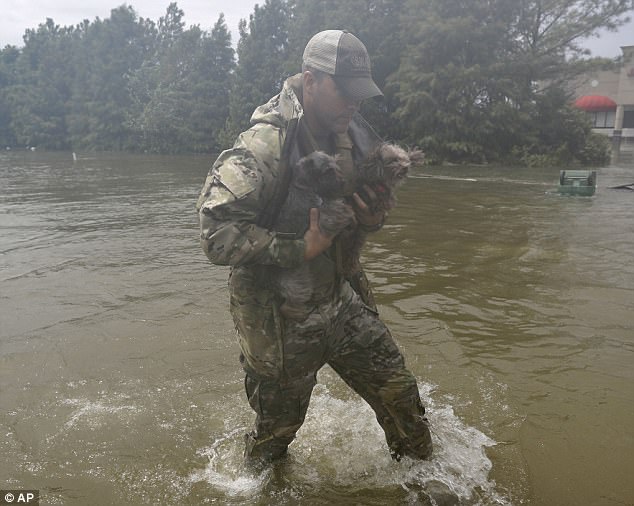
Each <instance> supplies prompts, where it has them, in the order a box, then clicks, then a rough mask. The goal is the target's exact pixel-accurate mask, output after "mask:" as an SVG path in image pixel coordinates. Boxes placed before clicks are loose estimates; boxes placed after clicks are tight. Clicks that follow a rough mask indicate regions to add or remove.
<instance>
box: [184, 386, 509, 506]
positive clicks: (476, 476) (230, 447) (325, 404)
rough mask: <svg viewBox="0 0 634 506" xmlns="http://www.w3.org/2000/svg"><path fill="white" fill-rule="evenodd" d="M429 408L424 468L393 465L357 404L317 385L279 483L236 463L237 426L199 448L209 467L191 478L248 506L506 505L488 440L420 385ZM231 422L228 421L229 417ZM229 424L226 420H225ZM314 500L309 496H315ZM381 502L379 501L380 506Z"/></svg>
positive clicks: (238, 453)
mask: <svg viewBox="0 0 634 506" xmlns="http://www.w3.org/2000/svg"><path fill="white" fill-rule="evenodd" d="M419 388H420V391H421V396H422V397H423V399H424V404H425V405H426V406H427V407H428V411H429V413H430V415H431V416H430V418H431V428H432V433H433V438H434V443H435V449H434V457H433V458H432V460H431V461H429V462H420V461H413V460H410V459H407V458H406V459H403V460H402V461H401V462H395V461H393V460H392V459H391V458H390V456H389V451H388V448H387V444H386V442H385V438H384V435H383V432H382V430H381V428H380V427H379V425H378V423H377V422H376V419H375V417H374V413H373V412H372V410H371V409H370V408H369V407H368V406H367V404H365V402H363V401H362V400H361V399H360V398H358V397H357V396H355V395H354V394H352V393H350V395H349V396H343V397H342V396H337V395H335V394H333V392H332V391H331V389H330V388H329V386H327V385H326V384H323V383H319V384H318V385H317V386H316V387H315V390H314V392H313V396H312V400H311V406H310V409H309V411H308V414H307V419H306V422H305V424H304V426H303V427H302V428H301V430H300V432H299V433H298V436H297V439H296V440H295V441H294V442H293V444H292V445H291V447H290V455H291V457H290V458H289V459H288V460H287V461H286V462H285V463H284V464H283V471H282V473H283V478H282V479H279V476H278V477H277V481H276V474H275V473H276V471H275V469H274V468H272V469H273V471H272V470H271V469H269V470H268V471H264V472H262V473H260V474H257V473H253V472H251V471H249V470H248V469H247V468H246V467H245V466H244V463H243V459H242V434H244V433H245V432H246V431H247V429H246V427H241V428H239V429H235V430H233V431H230V432H228V433H226V434H224V435H222V436H221V437H219V438H218V439H217V440H216V441H215V442H214V443H213V444H212V445H211V446H210V447H209V448H207V449H205V450H203V454H205V455H206V456H208V458H209V464H208V465H207V467H206V468H205V469H204V470H201V471H198V472H196V473H194V474H192V475H191V476H190V482H191V483H192V484H193V483H196V482H200V481H204V482H207V484H209V485H210V486H211V487H212V488H213V489H214V493H217V494H219V495H223V496H225V497H226V498H229V499H233V500H235V499H236V498H240V499H243V500H245V501H248V500H249V499H250V498H251V499H253V500H255V498H256V497H258V496H259V497H260V498H261V497H262V496H270V497H269V498H270V499H271V500H272V499H273V498H274V499H275V501H276V503H278V504H284V503H286V502H287V501H290V503H292V501H293V500H294V499H295V498H297V497H298V496H299V497H303V498H304V499H309V498H310V497H320V498H322V499H326V498H328V497H330V496H332V497H341V496H342V495H343V496H347V497H356V498H361V497H365V496H367V497H368V501H366V502H367V504H374V503H375V502H370V498H372V495H374V494H378V495H380V494H382V493H383V494H386V495H388V496H392V497H393V496H394V494H395V493H396V494H398V493H400V494H401V502H402V503H410V502H412V501H418V500H420V499H419V498H423V500H424V501H426V502H424V504H432V505H433V504H460V505H463V504H464V505H503V504H509V502H508V500H507V499H505V498H504V497H503V496H502V495H501V494H500V493H499V492H497V491H496V484H495V482H494V481H492V480H489V478H488V475H489V472H490V470H491V468H492V463H491V461H490V460H489V458H488V457H487V455H486V453H485V449H486V448H487V447H489V446H493V445H495V442H494V441H493V440H492V439H490V438H489V437H488V436H486V435H485V434H483V433H482V432H480V431H479V430H477V429H476V428H474V427H470V426H467V425H465V424H464V422H462V421H461V420H460V419H459V418H458V417H457V416H456V415H455V413H454V411H453V408H452V407H451V405H450V404H448V403H446V402H445V401H435V400H434V399H433V398H432V397H431V395H430V394H431V393H432V391H433V387H432V386H431V385H426V384H421V385H419ZM229 416H230V417H231V415H229ZM227 421H228V422H229V423H231V421H230V420H227ZM314 494H316V495H314ZM379 503H380V502H379Z"/></svg>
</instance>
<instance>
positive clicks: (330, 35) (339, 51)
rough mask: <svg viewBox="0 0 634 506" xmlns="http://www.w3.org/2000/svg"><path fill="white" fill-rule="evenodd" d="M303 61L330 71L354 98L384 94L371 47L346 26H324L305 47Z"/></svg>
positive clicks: (313, 66) (343, 88)
mask: <svg viewBox="0 0 634 506" xmlns="http://www.w3.org/2000/svg"><path fill="white" fill-rule="evenodd" d="M303 64H304V66H305V67H310V68H313V69H315V70H321V71H322V72H326V73H327V74H330V75H331V76H332V78H333V79H334V81H335V82H336V83H337V86H339V87H340V88H341V89H342V90H343V91H344V93H345V94H346V95H348V96H349V97H351V98H352V99H354V100H365V99H366V98H371V97H376V96H377V95H383V93H381V90H380V89H379V87H378V86H377V85H376V84H375V83H374V81H373V80H372V73H371V70H370V56H369V55H368V50H367V49H366V48H365V46H364V45H363V42H361V41H360V40H359V39H357V38H356V37H355V36H354V35H352V34H351V33H350V32H348V31H346V30H325V31H323V32H319V33H318V34H316V35H314V36H313V38H312V39H310V40H309V41H308V44H306V49H304V57H303Z"/></svg>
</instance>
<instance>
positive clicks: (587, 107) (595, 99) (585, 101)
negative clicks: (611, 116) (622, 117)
mask: <svg viewBox="0 0 634 506" xmlns="http://www.w3.org/2000/svg"><path fill="white" fill-rule="evenodd" d="M575 107H577V108H579V109H581V110H583V111H614V110H616V102H615V101H614V100H612V99H611V98H610V97H605V96H603V95H585V96H583V97H580V98H578V99H577V100H575Z"/></svg>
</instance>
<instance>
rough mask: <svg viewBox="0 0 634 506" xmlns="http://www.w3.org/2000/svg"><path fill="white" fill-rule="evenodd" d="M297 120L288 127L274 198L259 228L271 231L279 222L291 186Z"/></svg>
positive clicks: (292, 121)
mask: <svg viewBox="0 0 634 506" xmlns="http://www.w3.org/2000/svg"><path fill="white" fill-rule="evenodd" d="M297 121H298V120H297V118H293V119H291V120H290V121H289V122H288V126H287V127H286V136H285V137H284V145H283V146H282V152H281V153H280V165H279V167H278V172H277V181H276V184H275V188H274V190H273V196H272V197H271V200H270V201H269V203H268V205H267V206H266V208H265V209H264V211H263V212H262V213H260V216H259V218H258V223H257V224H258V226H260V227H263V228H268V229H270V228H271V227H272V226H273V223H275V220H277V215H278V214H279V212H280V210H281V209H282V206H283V205H284V201H285V200H286V196H287V194H288V187H289V186H290V184H291V177H292V172H293V171H292V167H293V162H292V160H291V155H292V151H293V146H294V144H295V136H296V133H297Z"/></svg>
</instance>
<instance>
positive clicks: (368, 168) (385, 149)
mask: <svg viewBox="0 0 634 506" xmlns="http://www.w3.org/2000/svg"><path fill="white" fill-rule="evenodd" d="M423 159H424V155H423V152H422V151H420V150H418V149H412V150H407V151H406V150H405V149H403V148H401V147H400V146H397V145H396V144H390V143H387V142H384V143H382V144H379V146H378V147H377V148H376V149H375V150H374V151H373V152H372V153H370V155H369V156H368V157H367V158H366V159H365V160H363V162H361V164H360V165H359V167H358V174H359V176H358V179H357V183H356V188H357V193H358V194H359V196H360V197H361V198H362V199H363V200H364V202H370V200H371V199H370V198H369V196H368V195H367V191H366V189H365V186H368V187H369V188H370V189H371V190H372V192H374V194H375V195H376V199H375V200H374V203H373V204H372V207H371V210H372V211H373V212H375V213H376V212H379V211H383V212H384V213H387V212H388V211H390V210H391V209H392V208H393V207H394V206H395V205H396V196H395V192H396V188H397V187H398V186H399V185H400V184H401V183H402V182H403V181H404V180H405V178H406V176H407V173H408V171H409V168H410V167H411V166H412V165H420V164H422V162H423ZM366 235H367V234H366V233H365V232H363V231H362V230H361V229H360V228H358V227H357V228H355V229H353V230H350V231H348V230H346V231H344V232H343V233H342V234H341V235H340V241H341V243H342V249H343V250H344V255H343V259H342V262H343V265H342V270H343V275H344V276H345V277H346V278H348V279H350V278H351V277H352V276H353V275H354V274H356V273H357V272H358V271H359V270H360V269H361V265H360V263H359V257H360V255H361V248H362V247H363V245H364V244H365V238H366Z"/></svg>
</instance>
